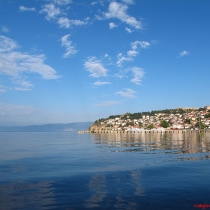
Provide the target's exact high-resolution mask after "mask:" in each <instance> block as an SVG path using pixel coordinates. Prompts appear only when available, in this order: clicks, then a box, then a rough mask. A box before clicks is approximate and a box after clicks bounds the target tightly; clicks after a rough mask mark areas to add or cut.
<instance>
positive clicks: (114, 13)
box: [104, 1, 142, 29]
mask: <svg viewBox="0 0 210 210" xmlns="http://www.w3.org/2000/svg"><path fill="white" fill-rule="evenodd" d="M127 9H128V6H127V5H125V4H121V3H118V2H115V1H114V2H111V3H110V4H109V8H108V12H106V13H105V14H104V15H105V18H107V19H110V18H117V19H119V20H121V21H122V22H124V23H126V24H128V25H129V26H131V27H134V28H136V29H142V23H141V22H140V21H138V20H136V18H134V17H132V16H129V15H128V14H127V13H126V12H127Z"/></svg>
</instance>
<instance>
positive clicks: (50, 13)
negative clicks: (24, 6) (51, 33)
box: [40, 4, 61, 20]
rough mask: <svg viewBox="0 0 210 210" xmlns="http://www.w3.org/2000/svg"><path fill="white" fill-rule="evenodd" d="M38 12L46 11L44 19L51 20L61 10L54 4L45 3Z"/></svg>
mask: <svg viewBox="0 0 210 210" xmlns="http://www.w3.org/2000/svg"><path fill="white" fill-rule="evenodd" d="M40 13H46V19H47V20H53V19H55V18H57V16H58V15H60V14H61V11H60V9H59V8H58V7H56V6H55V5H54V4H45V5H44V6H42V9H41V11H40Z"/></svg>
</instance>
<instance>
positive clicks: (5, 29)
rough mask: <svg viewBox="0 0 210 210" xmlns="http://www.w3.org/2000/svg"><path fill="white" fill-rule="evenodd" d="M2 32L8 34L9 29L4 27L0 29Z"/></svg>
mask: <svg viewBox="0 0 210 210" xmlns="http://www.w3.org/2000/svg"><path fill="white" fill-rule="evenodd" d="M1 30H2V32H5V33H8V32H9V29H8V28H7V27H6V26H2V27H1Z"/></svg>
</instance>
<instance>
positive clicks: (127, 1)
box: [122, 0, 134, 4]
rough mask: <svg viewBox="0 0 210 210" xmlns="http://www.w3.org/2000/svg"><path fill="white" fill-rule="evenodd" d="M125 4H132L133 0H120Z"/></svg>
mask: <svg viewBox="0 0 210 210" xmlns="http://www.w3.org/2000/svg"><path fill="white" fill-rule="evenodd" d="M122 1H123V2H124V3H126V4H134V2H133V0H122Z"/></svg>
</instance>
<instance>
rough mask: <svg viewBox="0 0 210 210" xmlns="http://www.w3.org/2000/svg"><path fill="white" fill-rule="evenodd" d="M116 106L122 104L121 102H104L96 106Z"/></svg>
mask: <svg viewBox="0 0 210 210" xmlns="http://www.w3.org/2000/svg"><path fill="white" fill-rule="evenodd" d="M116 104H120V102H119V101H102V102H100V103H98V104H96V105H95V106H96V107H103V106H113V105H116Z"/></svg>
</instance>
